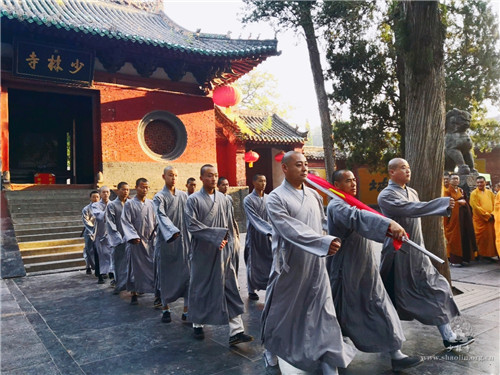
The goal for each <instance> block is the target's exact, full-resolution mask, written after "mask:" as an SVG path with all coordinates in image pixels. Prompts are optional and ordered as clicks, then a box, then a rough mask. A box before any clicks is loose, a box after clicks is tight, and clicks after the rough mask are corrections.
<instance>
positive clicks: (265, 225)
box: [243, 190, 273, 292]
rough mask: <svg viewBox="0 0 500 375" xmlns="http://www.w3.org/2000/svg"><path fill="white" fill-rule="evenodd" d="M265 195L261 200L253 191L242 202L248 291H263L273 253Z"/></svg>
mask: <svg viewBox="0 0 500 375" xmlns="http://www.w3.org/2000/svg"><path fill="white" fill-rule="evenodd" d="M267 197H268V196H267V194H264V196H263V197H262V198H261V197H260V196H259V195H258V194H257V193H256V191H255V190H254V191H253V192H252V193H251V194H248V195H247V196H246V197H245V199H244V200H243V207H244V209H245V213H246V215H247V236H246V238H245V254H247V258H246V263H247V278H248V290H249V291H252V292H253V291H254V290H265V289H266V287H267V281H268V280H269V274H270V272H271V266H272V263H273V252H272V249H271V241H270V236H271V233H272V227H271V224H270V223H269V217H268V215H267V211H266V200H267Z"/></svg>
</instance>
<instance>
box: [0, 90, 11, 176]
mask: <svg viewBox="0 0 500 375" xmlns="http://www.w3.org/2000/svg"><path fill="white" fill-rule="evenodd" d="M0 113H1V115H0V148H1V150H0V157H1V158H2V172H4V171H8V170H9V95H8V91H7V88H6V87H5V86H2V91H1V94H0Z"/></svg>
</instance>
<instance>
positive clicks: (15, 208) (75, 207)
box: [9, 201, 88, 215]
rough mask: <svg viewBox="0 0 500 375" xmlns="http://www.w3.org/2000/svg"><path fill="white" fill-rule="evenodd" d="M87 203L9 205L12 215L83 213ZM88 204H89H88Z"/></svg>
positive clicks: (58, 202) (46, 202) (55, 202)
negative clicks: (28, 213)
mask: <svg viewBox="0 0 500 375" xmlns="http://www.w3.org/2000/svg"><path fill="white" fill-rule="evenodd" d="M85 203H86V202H60V201H54V202H49V201H43V202H40V203H31V202H28V203H27V202H23V203H22V204H9V208H10V213H11V215H15V214H17V213H20V212H23V211H26V210H28V211H30V212H55V211H75V212H82V208H83V207H85V206H86V204H85ZM87 204H88V203H87Z"/></svg>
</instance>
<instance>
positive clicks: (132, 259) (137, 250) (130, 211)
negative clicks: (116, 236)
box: [122, 178, 156, 305]
mask: <svg viewBox="0 0 500 375" xmlns="http://www.w3.org/2000/svg"><path fill="white" fill-rule="evenodd" d="M135 189H136V191H137V194H136V196H135V197H134V198H133V199H129V200H128V201H127V203H125V206H124V207H123V213H122V228H123V239H124V240H125V242H126V243H127V245H126V247H125V252H126V255H127V290H128V291H129V292H131V293H132V298H131V300H130V304H131V305H137V304H138V301H137V294H138V293H153V292H154V268H153V252H154V247H153V243H154V233H155V220H156V219H155V208H154V204H153V201H152V200H151V199H147V198H146V195H147V193H148V190H149V182H148V180H146V179H145V178H139V179H137V181H136V184H135Z"/></svg>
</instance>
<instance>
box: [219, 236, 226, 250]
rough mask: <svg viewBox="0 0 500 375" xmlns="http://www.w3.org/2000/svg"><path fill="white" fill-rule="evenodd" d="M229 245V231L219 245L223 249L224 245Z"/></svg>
mask: <svg viewBox="0 0 500 375" xmlns="http://www.w3.org/2000/svg"><path fill="white" fill-rule="evenodd" d="M226 245H227V233H226V236H225V237H224V239H223V240H222V242H221V243H220V245H219V250H221V251H222V249H223V248H224V246H226Z"/></svg>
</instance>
